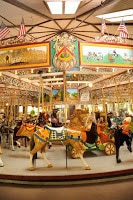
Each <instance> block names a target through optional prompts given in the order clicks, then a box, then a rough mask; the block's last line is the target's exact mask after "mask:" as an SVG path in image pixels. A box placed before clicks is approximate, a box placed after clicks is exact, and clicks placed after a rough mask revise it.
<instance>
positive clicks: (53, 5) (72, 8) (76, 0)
mask: <svg viewBox="0 0 133 200" xmlns="http://www.w3.org/2000/svg"><path fill="white" fill-rule="evenodd" d="M45 1H46V3H47V4H48V7H49V9H50V11H51V13H52V14H74V13H75V12H76V11H77V9H78V6H79V4H80V1H81V0H57V1H56V0H55V1H54V0H45Z"/></svg>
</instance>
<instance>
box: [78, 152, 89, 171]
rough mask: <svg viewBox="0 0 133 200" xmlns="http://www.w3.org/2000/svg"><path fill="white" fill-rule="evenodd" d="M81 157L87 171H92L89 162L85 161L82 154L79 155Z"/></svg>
mask: <svg viewBox="0 0 133 200" xmlns="http://www.w3.org/2000/svg"><path fill="white" fill-rule="evenodd" d="M79 157H80V159H81V160H82V162H83V165H84V166H85V169H86V170H90V169H91V168H90V166H89V165H88V164H87V162H86V161H85V159H84V158H83V156H82V154H79Z"/></svg>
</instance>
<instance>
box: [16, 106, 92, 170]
mask: <svg viewBox="0 0 133 200" xmlns="http://www.w3.org/2000/svg"><path fill="white" fill-rule="evenodd" d="M88 116H89V113H88V111H87V110H86V111H84V110H80V109H78V110H76V111H75V113H74V115H73V116H72V117H71V118H70V123H69V125H68V127H65V126H62V127H57V128H55V127H50V126H47V125H45V127H39V126H35V125H29V124H28V125H27V124H22V125H21V127H20V129H19V130H18V132H17V134H16V136H28V137H31V140H30V168H29V169H30V170H34V169H35V166H34V162H33V160H34V159H33V156H34V155H35V154H36V153H37V152H38V151H40V152H41V153H42V155H43V158H44V160H45V161H46V162H47V164H48V167H52V166H53V165H52V163H51V162H50V161H49V160H48V159H47V157H46V155H45V147H46V145H47V143H48V142H53V141H54V142H56V141H57V142H58V141H63V142H64V144H65V145H68V144H71V145H72V146H73V148H74V149H75V151H76V153H77V154H78V156H79V158H80V159H81V160H82V163H83V165H84V167H85V169H87V170H89V169H90V167H89V165H88V164H87V163H86V161H85V159H84V158H83V153H84V152H85V151H86V147H85V145H84V144H83V143H82V141H84V140H85V134H86V133H85V131H86V129H87V125H86V120H85V119H88ZM74 122H75V123H74ZM69 127H70V128H69Z"/></svg>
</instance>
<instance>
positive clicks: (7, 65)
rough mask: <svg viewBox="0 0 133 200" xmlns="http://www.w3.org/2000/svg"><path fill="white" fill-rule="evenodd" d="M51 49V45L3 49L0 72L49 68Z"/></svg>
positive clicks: (0, 55) (40, 44) (0, 56)
mask: <svg viewBox="0 0 133 200" xmlns="http://www.w3.org/2000/svg"><path fill="white" fill-rule="evenodd" d="M49 48H50V47H49V43H38V44H30V45H22V46H13V47H7V48H1V49H0V70H11V69H22V68H23V69H24V68H34V67H45V66H49V65H50V59H49V54H50V52H49Z"/></svg>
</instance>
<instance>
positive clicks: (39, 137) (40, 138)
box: [34, 133, 46, 142]
mask: <svg viewBox="0 0 133 200" xmlns="http://www.w3.org/2000/svg"><path fill="white" fill-rule="evenodd" d="M34 136H35V137H37V138H38V139H39V140H41V141H42V142H46V140H44V139H43V138H42V137H41V136H40V135H38V134H37V133H34Z"/></svg>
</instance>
